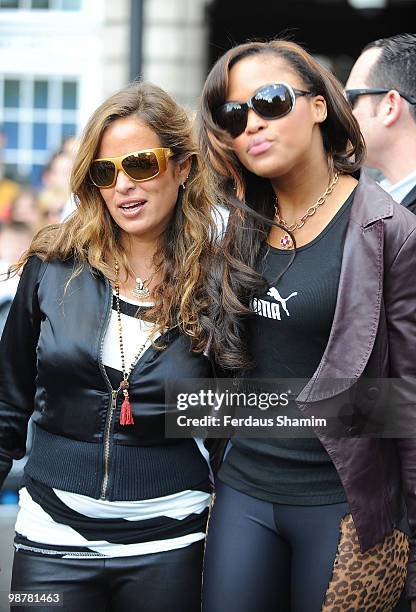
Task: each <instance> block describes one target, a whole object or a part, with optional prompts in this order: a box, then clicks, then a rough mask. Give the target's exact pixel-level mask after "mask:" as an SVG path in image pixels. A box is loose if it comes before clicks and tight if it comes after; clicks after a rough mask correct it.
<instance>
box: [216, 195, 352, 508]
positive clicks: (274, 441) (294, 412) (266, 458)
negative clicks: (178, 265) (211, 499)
mask: <svg viewBox="0 0 416 612" xmlns="http://www.w3.org/2000/svg"><path fill="white" fill-rule="evenodd" d="M353 193H354V192H353ZM353 193H352V194H351V195H350V197H349V198H348V199H347V201H346V202H345V203H344V204H343V206H342V207H341V209H340V210H339V211H338V212H337V214H336V215H335V216H334V218H333V219H332V220H331V221H330V223H329V224H328V225H327V226H326V227H325V229H324V230H323V231H322V232H321V233H320V234H319V236H317V237H316V238H315V239H314V240H313V241H312V242H310V243H309V244H307V245H305V246H303V247H300V248H298V249H297V252H296V257H295V259H294V261H293V263H292V264H291V266H290V267H289V268H288V270H287V271H286V272H285V273H284V274H283V276H282V277H281V278H280V279H279V280H278V282H277V284H276V283H275V280H276V278H277V277H278V275H279V273H280V272H281V271H282V270H284V268H285V267H286V266H287V264H288V262H289V259H290V258H291V257H292V252H291V251H284V250H281V249H276V248H273V247H267V248H266V250H265V252H264V253H263V254H262V256H261V257H260V261H259V263H258V266H257V269H258V271H259V272H261V273H262V274H263V276H264V277H265V278H266V280H267V281H268V283H269V290H268V291H267V292H266V293H265V294H264V295H260V296H258V297H256V298H253V300H252V304H251V307H252V310H253V311H254V313H255V314H253V316H252V317H249V319H248V321H247V338H248V347H249V351H250V353H251V356H252V358H253V361H254V362H255V367H254V368H253V369H251V370H249V371H247V372H245V373H244V374H243V376H244V377H245V378H250V379H253V378H254V379H267V378H275V379H279V378H282V379H287V378H298V379H309V378H311V377H312V375H313V374H314V372H315V370H316V368H317V367H318V364H319V362H320V361H321V358H322V355H323V353H324V351H325V348H326V345H327V343H328V338H329V334H330V331H331V327H332V322H333V318H334V312H335V305H336V300H337V292H338V284H339V276H340V271H341V262H342V252H343V247H344V241H345V234H346V230H347V225H348V219H349V212H350V209H351V204H352V201H353ZM294 391H295V393H294V395H293V396H294V397H296V393H297V392H298V391H300V388H299V389H296V385H295V389H294ZM284 414H285V415H287V416H289V417H295V418H300V417H301V416H302V414H301V412H300V410H299V408H298V407H297V405H296V403H295V402H294V401H291V402H289V406H288V407H286V408H285V410H284ZM262 416H267V415H262ZM302 429H303V431H302V435H305V428H302ZM307 435H310V437H302V438H289V437H281V438H268V439H257V438H255V439H254V438H238V439H237V438H233V440H232V448H231V450H230V452H229V453H228V455H227V457H226V460H225V462H224V464H223V465H222V467H221V469H220V472H219V478H220V480H222V481H224V482H225V483H226V484H229V485H230V486H232V487H234V488H235V489H237V490H240V491H242V492H244V493H247V494H249V495H252V496H254V497H258V498H260V499H264V500H267V501H272V502H274V503H283V504H297V505H319V504H329V503H336V502H341V501H345V499H346V498H345V493H344V489H343V487H342V484H341V481H340V479H339V476H338V473H337V471H336V469H335V466H334V465H333V463H332V461H331V459H330V457H329V456H328V454H327V452H326V450H325V449H324V447H323V446H322V444H321V442H320V441H319V439H318V438H317V437H316V435H315V434H314V432H313V429H312V428H311V429H310V432H307Z"/></svg>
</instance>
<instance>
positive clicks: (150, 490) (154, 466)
mask: <svg viewBox="0 0 416 612" xmlns="http://www.w3.org/2000/svg"><path fill="white" fill-rule="evenodd" d="M72 271H73V261H72V260H68V261H66V262H62V261H58V260H53V261H52V262H49V263H48V262H42V261H41V260H40V259H39V258H37V257H32V258H30V259H29V261H28V263H27V264H26V266H25V268H24V270H23V273H22V277H21V279H20V283H19V288H18V291H17V294H16V297H15V299H14V302H13V304H12V307H11V310H10V313H9V316H8V320H7V323H6V326H5V329H4V332H3V336H2V339H1V342H0V485H1V483H2V482H3V480H4V478H5V477H6V475H7V473H8V472H9V470H10V468H11V465H12V461H13V459H19V458H21V457H23V456H24V454H25V448H26V431H27V423H28V420H29V418H30V416H31V415H33V425H34V426H33V431H34V435H33V444H32V450H31V453H30V456H29V458H28V461H27V464H26V467H25V470H26V472H27V474H28V475H29V476H31V477H32V478H34V479H36V480H38V481H40V482H42V483H44V484H47V485H49V486H51V487H55V488H58V489H62V490H66V491H71V492H74V493H81V494H83V495H88V496H90V497H94V498H97V499H98V498H100V497H101V498H102V499H108V500H126V501H128V500H139V499H149V498H152V497H159V496H163V495H169V494H172V493H175V492H177V491H181V490H184V489H189V488H192V487H193V486H195V485H198V483H201V482H202V481H204V480H205V479H206V478H207V477H208V465H207V463H206V461H205V459H204V458H203V456H202V454H201V453H200V451H199V449H198V447H197V445H196V443H195V441H194V440H193V439H166V438H165V435H164V418H165V382H166V380H168V379H176V380H177V379H178V378H208V377H210V376H211V366H210V363H209V361H208V360H207V359H206V358H205V357H203V356H200V355H196V354H195V353H192V352H191V350H190V340H189V338H187V337H186V336H184V335H181V334H180V333H178V331H177V330H170V331H168V332H167V333H166V334H164V335H163V336H162V337H161V341H163V344H164V345H166V348H164V349H163V350H157V349H155V348H153V347H150V348H148V349H147V350H146V351H145V353H144V354H143V355H142V357H141V359H140V360H139V362H138V363H137V364H136V366H135V368H134V369H133V371H132V373H131V375H130V378H129V381H130V388H129V393H130V401H131V405H132V410H133V415H134V421H135V423H134V425H127V426H120V424H119V415H120V406H121V403H122V399H123V396H122V393H120V392H118V394H117V395H116V394H115V393H112V390H111V385H110V382H109V380H108V377H107V375H106V372H105V368H104V366H103V363H102V360H101V354H102V347H103V339H104V336H105V332H106V329H107V326H108V323H109V320H110V314H111V307H112V289H111V286H110V283H109V282H108V280H107V279H105V278H104V277H103V276H102V275H101V274H100V273H98V272H94V273H93V272H92V271H91V269H90V268H89V267H88V266H85V267H84V270H83V271H82V273H81V274H80V275H79V276H77V277H76V278H75V279H73V280H72V281H71V283H70V284H69V286H68V289H67V291H66V293H65V295H64V288H65V284H66V282H67V281H68V278H69V277H70V275H71V273H72ZM114 350H116V351H118V350H120V348H119V346H118V344H117V346H115V347H114Z"/></svg>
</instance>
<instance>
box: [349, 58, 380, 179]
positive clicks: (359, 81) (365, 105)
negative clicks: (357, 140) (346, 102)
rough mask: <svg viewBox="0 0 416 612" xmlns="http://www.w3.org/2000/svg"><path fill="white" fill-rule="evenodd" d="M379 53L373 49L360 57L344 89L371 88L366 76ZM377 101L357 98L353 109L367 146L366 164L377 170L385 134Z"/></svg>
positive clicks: (369, 96)
mask: <svg viewBox="0 0 416 612" xmlns="http://www.w3.org/2000/svg"><path fill="white" fill-rule="evenodd" d="M381 52H382V50H381V49H379V48H376V47H373V48H371V49H367V51H364V53H362V54H361V55H360V57H359V58H358V59H357V61H356V62H355V64H354V66H353V67H352V70H351V73H350V76H349V78H348V81H347V83H346V85H345V89H363V88H369V87H372V85H371V84H370V83H369V82H368V75H369V73H370V70H371V68H372V66H373V65H374V63H375V62H376V61H377V59H378V57H379V55H380V53H381ZM379 101H380V97H379V96H374V95H365V96H359V97H358V98H357V100H356V102H355V105H354V108H353V113H354V115H355V118H356V119H357V121H358V123H359V124H360V129H361V133H362V135H363V137H364V140H365V144H366V146H367V158H366V164H367V165H368V166H370V167H372V168H379V161H378V160H379V156H380V153H381V152H382V151H383V150H384V149H383V139H384V137H385V133H384V129H383V123H382V120H381V116H380V115H379V112H378V110H379V107H378V102H379Z"/></svg>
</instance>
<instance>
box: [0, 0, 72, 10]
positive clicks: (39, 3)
mask: <svg viewBox="0 0 416 612" xmlns="http://www.w3.org/2000/svg"><path fill="white" fill-rule="evenodd" d="M81 4H82V2H81V0H0V9H24V10H30V9H33V10H38V9H42V10H52V11H80V10H81Z"/></svg>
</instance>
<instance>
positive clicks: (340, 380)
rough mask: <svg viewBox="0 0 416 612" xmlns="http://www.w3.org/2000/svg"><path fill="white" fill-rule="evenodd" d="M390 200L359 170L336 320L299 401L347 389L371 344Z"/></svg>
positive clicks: (360, 369) (379, 298)
mask: <svg viewBox="0 0 416 612" xmlns="http://www.w3.org/2000/svg"><path fill="white" fill-rule="evenodd" d="M393 205H394V204H393V200H392V199H391V197H390V196H389V195H388V194H387V193H386V192H385V191H384V190H383V189H382V188H381V187H379V186H378V185H377V183H375V182H374V181H373V180H372V179H371V178H369V177H368V176H366V175H365V174H364V173H363V172H361V176H360V178H359V182H358V185H357V187H356V190H355V193H354V201H353V204H352V207H351V212H350V219H349V223H348V228H347V234H346V237H345V243H344V250H343V256H342V264H341V273H340V279H339V286H338V295H337V303H336V308H335V314H334V320H333V323H332V327H331V332H330V336H329V340H328V344H327V347H326V349H325V352H324V354H323V356H322V359H321V361H320V363H319V365H318V368H317V369H316V371H315V373H314V375H313V377H312V378H311V379H310V381H309V382H308V383H307V385H306V386H305V387H304V388H303V390H302V391H301V393H300V394H299V396H298V397H297V401H298V402H299V404H301V405H302V404H303V405H304V404H305V403H309V402H315V401H319V400H322V399H327V398H329V397H334V396H335V395H337V394H338V393H341V392H342V391H345V390H346V389H348V388H349V387H351V386H352V385H353V384H354V382H356V380H357V378H358V377H359V376H361V374H362V373H363V371H364V368H365V366H366V365H367V362H368V359H369V357H370V355H371V351H372V349H373V346H374V342H375V338H376V335H377V329H378V324H379V318H380V308H381V302H382V291H383V239H384V231H383V219H386V218H389V217H391V216H392V215H393Z"/></svg>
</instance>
